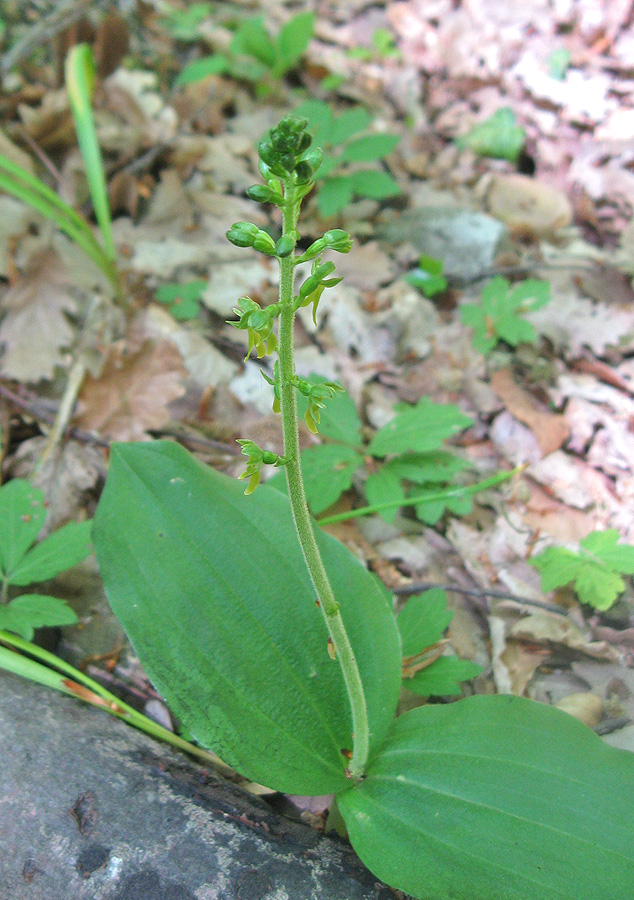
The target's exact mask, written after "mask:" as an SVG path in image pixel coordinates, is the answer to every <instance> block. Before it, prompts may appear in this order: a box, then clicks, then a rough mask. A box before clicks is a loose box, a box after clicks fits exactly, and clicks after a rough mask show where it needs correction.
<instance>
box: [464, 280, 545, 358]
mask: <svg viewBox="0 0 634 900" xmlns="http://www.w3.org/2000/svg"><path fill="white" fill-rule="evenodd" d="M549 301H550V284H549V283H548V282H547V281H537V280H536V279H532V278H531V279H528V280H527V281H523V282H521V283H520V284H517V285H515V286H514V287H511V286H510V284H509V282H508V281H507V279H506V278H502V277H501V276H500V275H496V277H495V278H492V279H491V281H489V282H488V284H486V285H485V286H484V287H483V288H482V293H481V294H480V302H479V303H464V304H463V305H462V306H461V307H460V320H461V321H462V323H463V324H464V325H469V326H470V327H471V328H473V346H474V347H475V348H476V350H479V351H480V353H484V354H486V353H489V352H490V351H491V350H493V348H494V347H495V346H497V344H498V343H499V342H500V341H505V342H506V343H507V344H509V345H510V346H511V347H517V345H518V344H534V343H535V341H536V340H537V332H536V331H535V329H534V327H533V326H532V325H531V323H530V322H527V321H526V319H524V318H523V317H524V315H526V313H529V312H534V311H535V310H537V309H541V308H542V306H545V305H546V304H547V303H548V302H549Z"/></svg>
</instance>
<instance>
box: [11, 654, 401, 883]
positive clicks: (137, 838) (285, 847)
mask: <svg viewBox="0 0 634 900" xmlns="http://www.w3.org/2000/svg"><path fill="white" fill-rule="evenodd" d="M0 761H1V762H0V847H1V848H2V852H1V854H0V898H2V900H71V898H72V900H394V893H393V891H391V890H390V889H389V888H387V887H386V886H385V885H383V884H381V883H380V882H379V881H378V880H377V879H376V878H375V877H374V876H373V875H372V874H371V873H370V872H368V870H367V869H366V868H365V867H364V866H363V865H362V863H361V862H360V861H359V859H358V858H357V857H356V855H355V854H354V852H353V851H352V850H351V848H350V847H349V845H348V844H346V843H345V842H344V841H342V840H339V839H335V838H331V837H327V836H324V835H323V834H321V833H319V832H318V831H316V830H314V829H312V828H310V827H308V826H307V825H304V824H303V823H301V822H296V821H292V820H290V819H286V818H283V817H282V816H280V815H279V814H278V813H276V812H275V811H274V810H273V809H272V807H270V806H268V805H267V804H266V803H265V802H264V801H263V800H261V799H260V798H258V797H255V796H253V795H251V794H248V793H247V792H245V791H243V790H242V789H240V788H239V787H237V786H236V785H234V784H232V783H230V782H229V781H227V780H225V779H223V778H221V777H219V776H218V775H216V774H214V773H212V772H211V771H210V770H209V769H205V768H203V767H202V766H200V765H198V764H197V763H194V762H191V761H190V760H189V759H188V758H187V757H185V756H183V755H182V754H177V753H176V752H175V751H174V750H172V749H171V748H169V747H167V746H166V745H165V744H161V743H158V742H156V741H154V740H152V739H151V738H149V737H147V736H146V735H144V734H141V733H140V732H138V731H136V730H135V729H133V728H131V727H129V726H128V725H125V724H124V723H123V722H121V721H119V720H118V719H115V718H113V717H112V716H110V715H108V714H107V713H105V712H103V711H102V710H98V709H95V708H94V707H89V706H87V705H84V704H82V703H81V702H79V701H77V700H75V699H73V698H70V697H65V696H63V695H61V694H58V693H55V692H54V691H50V690H48V689H47V688H44V687H42V686H40V685H36V684H33V683H31V682H29V681H26V680H24V679H21V678H18V677H17V676H14V675H9V674H8V673H5V672H0Z"/></svg>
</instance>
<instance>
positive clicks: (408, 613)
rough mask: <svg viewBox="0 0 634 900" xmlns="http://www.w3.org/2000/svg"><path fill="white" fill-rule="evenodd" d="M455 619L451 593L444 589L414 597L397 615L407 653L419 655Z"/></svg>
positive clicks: (437, 638) (438, 637)
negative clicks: (448, 595)
mask: <svg viewBox="0 0 634 900" xmlns="http://www.w3.org/2000/svg"><path fill="white" fill-rule="evenodd" d="M452 618H453V612H452V610H450V609H447V595H446V594H445V592H444V591H442V590H440V588H432V589H431V590H429V591H423V593H422V594H416V595H415V596H414V597H410V598H409V599H408V601H407V603H406V604H405V605H404V606H403V608H402V609H401V611H400V612H399V614H398V616H397V617H396V624H397V625H398V630H399V633H400V635H401V644H402V648H403V656H416V655H417V654H419V653H422V652H423V650H425V649H426V648H427V647H431V645H432V644H435V643H436V642H437V641H439V640H440V639H441V637H442V636H443V634H444V632H445V629H446V628H447V626H448V625H449V623H450V622H451V620H452Z"/></svg>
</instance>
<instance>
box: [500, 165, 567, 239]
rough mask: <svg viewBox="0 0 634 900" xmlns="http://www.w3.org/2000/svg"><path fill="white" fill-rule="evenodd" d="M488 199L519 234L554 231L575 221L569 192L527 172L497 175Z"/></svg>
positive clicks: (507, 223) (549, 232)
mask: <svg viewBox="0 0 634 900" xmlns="http://www.w3.org/2000/svg"><path fill="white" fill-rule="evenodd" d="M487 202H488V207H489V212H490V213H491V215H492V216H495V218H496V219H500V220H501V221H502V222H504V223H505V224H506V225H508V227H509V228H510V229H511V231H513V232H515V233H516V234H521V235H528V236H534V235H537V236H539V235H543V234H551V233H552V232H553V231H557V229H559V228H564V227H565V226H566V225H570V223H571V221H572V207H571V205H570V201H569V200H568V198H567V197H566V195H565V194H564V193H562V192H561V191H559V190H557V188H554V187H552V186H551V185H549V184H546V183H545V182H542V181H535V179H534V178H529V177H528V176H527V175H497V176H496V177H495V178H494V179H493V185H492V187H491V190H490V192H489V196H488V198H487Z"/></svg>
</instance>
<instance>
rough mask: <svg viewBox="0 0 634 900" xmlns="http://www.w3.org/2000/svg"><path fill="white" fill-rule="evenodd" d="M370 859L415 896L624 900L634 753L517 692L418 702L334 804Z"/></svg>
mask: <svg viewBox="0 0 634 900" xmlns="http://www.w3.org/2000/svg"><path fill="white" fill-rule="evenodd" d="M338 803H339V808H340V810H341V813H342V815H343V817H344V819H345V822H346V825H347V827H348V831H349V834H350V840H351V841H352V844H353V846H354V848H355V850H356V851H357V853H358V854H359V856H360V857H361V859H362V860H363V861H364V862H365V864H366V865H367V866H368V867H369V868H370V869H371V870H372V871H373V872H374V874H375V875H377V876H378V877H379V878H382V879H383V880H384V881H386V882H388V884H391V885H392V886H393V887H398V888H400V889H401V890H403V891H406V892H408V893H410V894H412V895H413V896H414V897H417V898H420V900H546V898H548V900H625V898H626V897H631V896H633V892H634V754H630V753H627V752H626V751H623V750H614V749H613V748H611V747H607V746H606V745H605V744H603V743H602V741H601V740H600V738H598V737H597V736H596V735H595V734H594V733H593V732H592V731H590V729H588V728H586V727H585V726H584V725H581V724H580V723H579V722H577V721H576V719H573V718H572V716H568V715H567V714H566V713H562V712H559V711H558V710H555V709H553V708H552V707H549V706H546V705H542V704H538V703H534V702H532V701H530V700H524V699H521V698H519V697H470V698H468V699H467V700H461V701H459V702H458V703H452V704H450V705H448V706H429V707H419V708H418V709H415V710H412V711H411V712H408V713H406V714H405V715H404V716H401V717H400V718H399V719H397V720H396V721H395V722H394V725H393V727H392V729H391V732H390V734H389V736H388V738H387V741H386V743H385V745H384V746H383V748H382V750H381V752H380V753H379V755H378V756H377V757H376V758H375V759H374V761H373V763H372V765H371V766H370V769H369V771H368V775H367V778H366V779H365V781H363V782H361V783H360V784H359V785H357V786H355V787H354V788H352V789H351V790H348V791H347V793H345V794H343V795H341V796H340V797H339V798H338Z"/></svg>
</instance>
